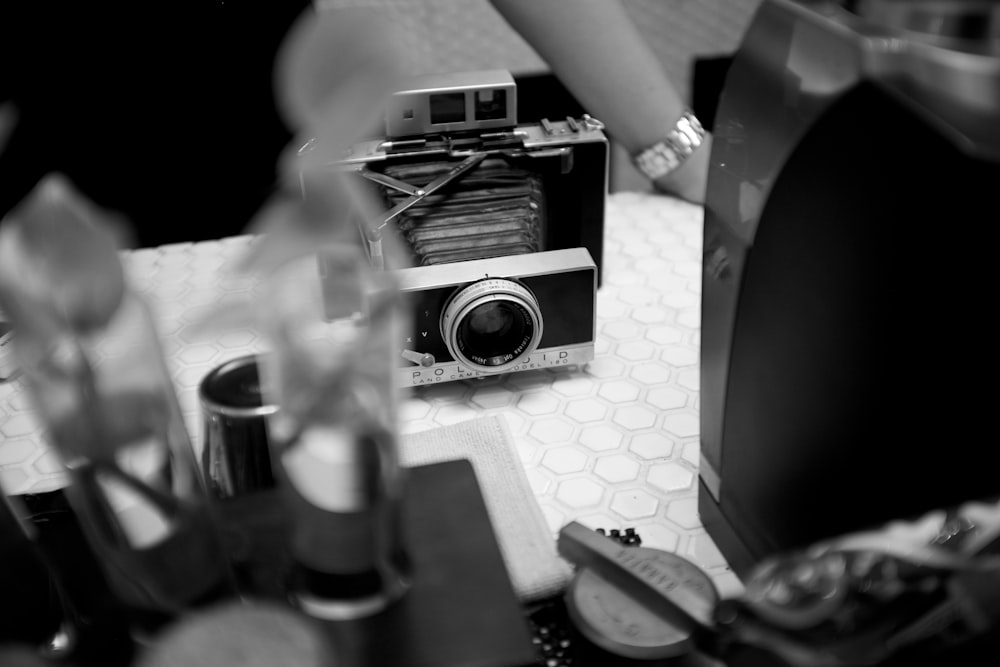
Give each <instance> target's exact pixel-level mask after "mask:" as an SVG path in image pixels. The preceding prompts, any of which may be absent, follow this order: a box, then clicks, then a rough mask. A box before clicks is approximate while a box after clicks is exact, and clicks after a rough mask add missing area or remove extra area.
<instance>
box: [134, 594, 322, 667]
mask: <svg viewBox="0 0 1000 667" xmlns="http://www.w3.org/2000/svg"><path fill="white" fill-rule="evenodd" d="M339 664H340V661H339V660H337V659H336V655H335V654H334V652H333V650H332V647H331V645H330V643H329V640H328V639H327V637H325V636H324V634H323V633H322V631H321V630H320V629H319V628H318V626H316V625H315V624H314V621H312V620H311V619H309V618H307V617H306V616H303V615H301V614H299V613H298V612H295V611H293V610H291V609H288V608H287V607H283V606H278V605H277V604H275V603H270V602H257V603H250V604H236V603H220V604H217V605H213V606H210V607H206V608H205V609H202V610H199V611H196V612H193V613H191V614H189V615H187V616H185V617H184V618H183V619H181V620H179V621H177V622H175V623H172V624H170V625H168V626H166V627H165V628H164V629H163V631H162V632H160V633H159V634H158V635H157V636H156V637H154V638H153V640H152V641H151V642H150V644H149V646H148V647H147V648H146V649H145V651H144V652H143V653H142V654H141V655H140V656H139V657H138V659H137V660H136V663H135V667H278V666H281V667H337V665H339Z"/></svg>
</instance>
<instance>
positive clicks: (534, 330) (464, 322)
mask: <svg viewBox="0 0 1000 667" xmlns="http://www.w3.org/2000/svg"><path fill="white" fill-rule="evenodd" d="M441 332H442V334H443V336H444V340H445V343H446V344H447V346H448V351H449V352H450V353H451V355H452V357H454V358H455V360H456V361H459V362H461V363H463V364H465V365H467V366H469V367H470V368H471V369H473V370H478V371H481V372H492V373H497V372H502V371H504V370H507V369H508V368H511V367H512V366H515V365H517V364H518V363H520V362H522V361H523V360H524V358H525V357H526V356H528V355H529V354H531V353H532V352H533V351H534V350H535V349H536V348H537V347H538V342H539V341H540V340H541V337H542V316H541V312H540V310H539V308H538V302H537V301H536V300H535V297H534V295H533V294H532V293H531V291H530V290H528V288H527V287H525V286H524V285H521V284H520V283H517V282H515V281H513V280H507V279H499V278H488V279H486V280H480V281H478V282H475V283H472V284H471V285H468V286H466V287H465V288H463V289H462V290H460V291H459V292H458V293H457V294H455V296H454V297H453V298H452V299H451V301H450V302H449V303H448V306H447V307H446V308H445V309H444V311H443V312H442V314H441Z"/></svg>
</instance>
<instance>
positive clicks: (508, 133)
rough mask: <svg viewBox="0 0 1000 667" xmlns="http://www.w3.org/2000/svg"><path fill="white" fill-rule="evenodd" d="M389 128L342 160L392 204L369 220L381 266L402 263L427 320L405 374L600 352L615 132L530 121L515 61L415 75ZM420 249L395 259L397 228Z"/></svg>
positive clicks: (395, 98) (366, 239) (523, 366)
mask: <svg viewBox="0 0 1000 667" xmlns="http://www.w3.org/2000/svg"><path fill="white" fill-rule="evenodd" d="M385 129H386V136H385V137H384V138H378V139H373V140H369V141H362V142H359V143H358V144H356V145H354V146H352V147H351V148H350V150H349V151H348V152H347V154H346V155H345V156H344V157H343V159H341V160H340V161H338V162H336V163H335V164H331V165H329V167H330V168H331V169H335V170H337V171H338V172H339V173H340V174H341V175H342V174H344V173H346V174H348V177H349V178H355V177H356V178H357V179H359V180H358V183H359V184H361V185H362V186H363V187H365V188H368V189H369V193H368V194H370V195H371V197H372V198H373V199H374V200H375V201H378V202H380V204H381V205H382V206H383V207H384V210H385V214H384V215H383V216H381V217H380V218H379V219H376V220H359V221H358V228H359V232H360V234H361V237H362V240H363V244H364V246H365V251H366V253H367V255H368V258H369V260H370V263H371V265H372V267H374V268H375V269H377V270H392V271H396V272H398V274H399V278H400V280H401V281H402V283H403V290H404V291H405V292H406V293H407V296H408V298H409V299H411V302H412V304H413V309H414V310H413V312H414V313H415V314H416V327H415V328H416V330H415V331H414V332H413V333H412V335H410V336H407V337H406V340H405V341H403V342H402V345H401V357H400V374H399V380H400V383H401V385H403V386H412V385H419V384H425V383H429V382H444V381H449V380H459V379H465V378H470V377H481V376H484V375H493V374H497V373H508V372H515V371H521V370H527V369H533V368H542V367H552V366H562V365H569V364H580V363H585V362H586V361H589V360H591V359H593V355H594V336H595V328H596V321H595V308H594V303H595V298H596V290H597V286H598V284H599V281H600V262H601V256H602V252H603V235H604V210H605V201H606V197H607V189H608V141H607V138H606V136H605V135H604V132H603V125H602V124H601V123H600V122H599V121H597V120H595V119H593V118H591V117H589V116H586V115H584V116H583V117H582V118H580V119H575V118H570V117H567V118H566V119H564V120H558V121H549V120H547V119H543V120H542V121H540V122H538V123H525V124H518V123H517V90H516V86H515V85H514V80H513V78H512V77H511V75H510V73H508V72H506V71H504V70H488V71H478V72H459V73H451V74H440V75H429V76H422V77H416V78H414V79H413V80H411V81H410V82H409V85H408V86H407V87H406V88H405V89H401V90H399V91H398V92H397V93H395V94H394V95H392V96H391V99H390V100H389V102H388V104H387V105H386V122H385ZM388 235H393V236H394V238H393V239H392V241H393V242H394V245H395V246H396V247H397V248H402V249H404V250H405V251H407V252H408V253H409V257H408V258H407V260H406V263H405V264H403V265H394V264H393V261H392V260H391V259H390V255H391V253H388V252H384V248H383V243H384V242H386V241H387V236H388Z"/></svg>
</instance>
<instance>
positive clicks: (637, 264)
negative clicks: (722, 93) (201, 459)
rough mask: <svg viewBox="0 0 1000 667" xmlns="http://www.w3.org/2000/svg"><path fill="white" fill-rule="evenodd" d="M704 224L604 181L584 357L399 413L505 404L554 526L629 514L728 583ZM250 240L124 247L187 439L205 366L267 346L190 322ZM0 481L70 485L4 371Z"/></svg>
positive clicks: (252, 337) (417, 422) (616, 523)
mask: <svg viewBox="0 0 1000 667" xmlns="http://www.w3.org/2000/svg"><path fill="white" fill-rule="evenodd" d="M701 222H702V209H701V208H700V207H697V206H693V205H690V204H687V203H685V202H682V201H679V200H676V199H673V198H669V197H663V196H659V195H652V194H640V193H632V192H624V193H615V194H612V195H610V196H609V197H608V201H607V211H606V219H605V249H604V258H603V276H604V278H603V284H602V286H601V288H600V289H599V290H598V294H597V341H596V358H595V359H594V361H593V362H591V363H589V364H586V365H585V366H583V367H571V368H563V369H558V370H542V371H526V372H520V373H514V374H510V375H504V376H496V377H491V378H486V379H482V380H468V381H461V382H453V383H447V384H443V385H435V386H428V387H418V388H413V389H411V390H407V394H406V396H405V399H404V401H403V402H402V412H401V415H400V422H401V430H402V431H403V432H404V433H412V432H416V431H421V430H425V429H430V428H435V427H438V426H445V425H449V424H454V423H457V422H461V421H465V420H468V419H472V418H474V417H477V416H483V415H487V414H499V415H502V416H503V417H504V418H505V419H506V420H507V422H508V424H509V426H510V430H511V432H512V433H513V435H514V437H515V439H516V442H517V447H518V452H517V453H518V455H519V456H520V459H521V461H522V462H523V464H524V466H525V470H526V472H527V475H528V479H529V481H530V483H531V486H532V489H533V490H534V492H535V496H536V498H537V500H538V502H539V504H540V505H541V508H542V511H543V513H544V515H545V517H546V519H547V521H548V524H549V527H550V528H551V529H552V531H553V535H555V534H556V533H557V532H558V530H559V528H561V527H562V526H563V525H564V524H565V523H567V522H568V521H571V520H576V521H579V522H581V523H583V524H584V525H587V526H590V527H592V528H605V529H609V530H610V529H615V528H619V529H624V528H635V529H636V530H637V531H638V533H639V534H640V536H641V537H642V540H643V546H649V547H654V548H660V549H665V550H668V551H672V552H675V553H678V554H681V555H684V556H686V557H687V558H689V559H691V560H692V561H694V562H695V563H697V564H698V565H700V566H701V567H702V568H704V569H705V570H707V571H708V572H709V573H710V574H711V575H712V576H713V578H714V579H715V581H716V583H717V584H718V586H719V588H720V592H721V593H722V594H723V595H728V594H731V593H736V592H738V591H739V590H741V584H740V582H739V580H738V579H737V577H736V576H735V575H734V574H733V573H732V572H731V570H730V569H729V568H728V566H727V565H726V562H725V559H724V558H723V557H722V555H721V554H720V552H719V551H718V549H717V548H716V546H715V544H714V542H713V541H712V539H711V538H710V537H709V536H708V535H707V533H706V532H705V530H704V528H703V527H702V525H701V521H700V519H699V516H698V511H697V473H698V461H699V440H698V434H699V424H698V387H699V342H700V339H699V327H700V322H701V312H700V306H701V297H700V294H701V244H702V225H701ZM252 242H253V239H252V237H249V236H240V237H234V238H230V239H224V240H221V241H213V242H203V243H194V244H178V245H170V246H162V247H159V248H151V249H141V250H135V251H130V252H127V253H125V254H124V255H123V261H124V264H125V268H126V272H127V275H128V276H129V279H130V280H131V281H132V284H133V285H134V287H135V288H136V289H137V290H139V291H140V292H142V293H143V294H145V295H146V296H147V298H148V299H149V301H150V303H151V305H152V307H153V309H154V312H155V314H156V316H157V321H158V323H159V327H160V333H161V335H162V338H163V345H164V350H165V354H166V357H167V363H168V366H169V368H170V370H171V372H172V374H173V378H174V380H175V382H176V386H177V390H178V396H179V399H180V402H181V407H182V410H183V412H184V417H185V421H186V424H187V426H188V429H189V432H190V433H191V437H192V441H193V442H194V444H195V447H196V448H200V441H201V433H200V432H199V429H200V414H199V408H198V398H197V386H198V383H199V382H200V380H201V378H202V377H203V376H204V375H205V374H206V373H207V372H208V371H209V370H210V369H211V368H213V367H214V366H216V365H217V364H219V363H221V362H223V361H225V360H227V359H231V358H233V357H236V356H240V355H243V354H248V353H251V352H257V351H260V350H262V349H264V342H263V341H262V340H261V338H260V336H259V335H258V334H257V333H256V332H255V331H254V330H253V329H251V328H244V327H240V326H232V327H229V328H227V329H225V330H221V331H220V330H214V331H207V330H205V329H204V327H200V326H199V325H198V324H199V322H201V321H202V320H203V318H204V316H205V314H206V313H207V312H209V311H211V310H213V309H217V308H218V307H219V305H220V304H221V303H224V302H225V300H237V301H238V300H246V299H250V298H252V297H253V295H254V293H255V289H256V283H255V281H254V280H253V279H252V278H250V277H246V276H240V275H237V274H235V273H233V272H231V271H229V270H228V269H230V268H231V267H232V263H233V262H234V261H235V260H236V259H237V258H238V257H239V256H240V255H241V253H242V252H243V251H244V250H245V249H246V248H247V247H248V246H249V245H250V244H251V243H252ZM0 482H2V484H3V487H4V488H5V489H6V490H7V492H9V493H24V492H28V491H31V490H36V491H37V490H43V489H46V488H53V487H57V486H60V485H62V484H64V483H65V479H64V475H63V473H62V471H61V469H60V465H59V462H58V460H57V459H56V457H55V456H54V455H53V453H52V452H50V451H49V450H48V448H47V445H46V444H45V434H44V431H43V429H42V428H41V426H40V424H39V423H38V421H37V419H36V417H35V415H34V414H33V412H32V409H31V405H30V401H29V398H28V396H27V394H26V393H25V391H24V390H23V387H22V383H21V382H20V381H18V380H14V381H12V382H7V383H5V384H3V385H0Z"/></svg>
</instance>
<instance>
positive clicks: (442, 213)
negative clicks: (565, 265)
mask: <svg viewBox="0 0 1000 667" xmlns="http://www.w3.org/2000/svg"><path fill="white" fill-rule="evenodd" d="M454 166H455V162H454V161H435V162H420V163H410V164H394V165H390V166H387V167H386V168H385V173H386V175H388V176H392V177H393V178H396V179H399V180H401V181H405V182H407V183H410V184H414V185H417V184H420V185H425V184H427V183H430V182H431V181H433V180H434V179H436V178H438V177H439V176H441V175H443V174H445V173H447V172H448V170H450V169H451V168H453V167H454ZM383 194H384V197H385V200H386V203H387V206H389V207H392V206H395V205H396V204H398V203H399V202H401V201H403V200H404V199H406V198H407V197H408V196H409V195H408V194H406V193H404V192H399V191H396V190H391V189H389V188H383ZM396 227H397V229H398V230H399V232H400V234H401V236H402V237H403V239H404V240H405V241H406V243H407V246H408V247H409V248H410V249H411V250H412V252H413V255H414V261H415V263H416V264H419V265H423V266H428V265H432V264H445V263H449V262H459V261H465V260H470V259H483V258H486V257H501V256H506V255H522V254H527V253H531V252H539V251H541V250H544V249H545V247H544V246H545V206H544V197H543V194H542V178H541V176H539V175H538V174H537V173H534V172H531V171H528V170H526V169H522V168H520V167H517V166H515V165H512V164H510V163H509V162H508V161H507V160H505V159H503V158H488V159H486V160H483V161H482V162H481V163H480V164H479V165H478V166H477V167H476V168H475V169H473V170H472V171H470V172H469V173H467V174H465V175H464V176H463V177H462V178H460V179H457V180H456V181H454V182H453V183H450V184H449V185H448V187H447V188H445V189H443V190H442V191H441V192H438V193H435V194H432V195H428V196H427V197H425V198H424V199H423V200H421V201H420V202H419V203H417V204H415V205H414V206H412V207H410V208H409V209H407V210H406V211H404V212H403V213H402V214H400V215H399V217H398V218H397V219H396Z"/></svg>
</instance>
